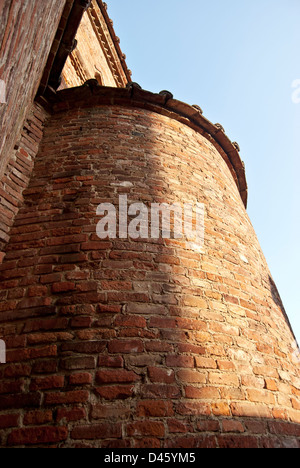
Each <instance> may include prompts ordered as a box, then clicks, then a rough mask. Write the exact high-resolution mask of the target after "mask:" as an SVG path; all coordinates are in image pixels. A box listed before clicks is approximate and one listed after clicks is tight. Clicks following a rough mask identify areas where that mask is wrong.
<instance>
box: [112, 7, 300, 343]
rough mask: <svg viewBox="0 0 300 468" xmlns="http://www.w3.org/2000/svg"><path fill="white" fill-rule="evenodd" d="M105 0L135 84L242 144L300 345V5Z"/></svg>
mask: <svg viewBox="0 0 300 468" xmlns="http://www.w3.org/2000/svg"><path fill="white" fill-rule="evenodd" d="M107 3H108V13H109V15H110V17H111V18H112V19H113V21H114V26H115V30H116V33H117V35H118V36H119V37H120V38H121V48H122V51H123V52H124V53H125V54H126V55H127V64H128V66H129V68H131V69H132V71H133V81H136V82H138V83H139V84H140V85H141V86H142V87H143V88H145V89H148V90H150V91H153V92H159V91H161V90H162V89H168V90H169V91H171V92H172V93H173V94H174V96H175V98H176V99H179V100H182V101H185V102H187V103H189V104H198V105H200V106H201V107H202V108H203V110H204V115H205V117H207V118H208V119H209V120H211V121H212V122H214V123H215V122H219V123H221V124H222V125H223V127H224V128H225V130H226V133H227V135H228V136H229V137H230V138H231V139H232V140H233V141H237V142H238V143H239V144H240V147H241V157H242V159H243V160H244V161H245V163H246V171H247V180H248V185H249V204H248V213H249V216H250V218H251V220H252V223H253V225H254V228H255V230H256V233H257V235H258V238H259V241H260V244H261V246H262V248H263V251H264V254H265V256H266V259H267V261H268V264H269V267H270V269H271V273H272V276H273V278H274V280H275V282H276V283H277V286H278V289H279V292H280V294H281V297H282V300H283V302H284V305H285V308H286V311H287V314H288V316H289V318H290V321H291V323H292V326H293V329H294V332H295V334H296V336H297V339H298V342H299V343H300V310H299V296H298V294H299V292H300V282H299V279H300V275H299V267H300V255H299V240H300V217H299V201H300V183H299V181H300V158H299V155H300V103H299V104H295V103H293V101H292V93H293V91H295V90H293V88H292V83H293V81H294V80H296V79H300V26H299V20H300V1H299V0H242V1H241V0H214V1H208V0H185V1H184V2H183V1H182V0H160V1H158V0H151V1H150V0H126V1H124V0H108V2H107ZM298 95H299V96H300V93H299V94H298Z"/></svg>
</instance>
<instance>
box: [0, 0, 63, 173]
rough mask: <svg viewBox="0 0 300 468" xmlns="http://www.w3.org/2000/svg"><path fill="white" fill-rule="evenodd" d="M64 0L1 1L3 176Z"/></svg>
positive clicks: (0, 135) (0, 137) (0, 153)
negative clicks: (3, 100) (4, 86)
mask: <svg viewBox="0 0 300 468" xmlns="http://www.w3.org/2000/svg"><path fill="white" fill-rule="evenodd" d="M64 5H65V1H64V0H51V2H49V1H48V0H30V1H28V0H4V1H2V2H1V3H0V17H1V24H0V79H2V80H3V81H4V82H5V84H6V101H7V103H6V104H0V126H1V133H0V177H2V176H3V173H4V171H5V168H6V166H7V164H8V162H9V160H10V159H11V157H12V151H13V148H14V145H15V143H16V141H17V139H18V138H19V135H20V133H21V130H22V127H23V125H24V121H25V119H26V116H27V114H28V112H29V111H30V108H31V105H32V102H33V99H34V96H35V94H36V92H37V88H38V86H39V82H40V80H41V76H42V73H43V70H44V67H45V65H46V61H47V58H48V54H49V52H50V48H51V45H52V42H53V40H54V37H55V34H56V31H57V28H58V24H59V20H60V17H61V14H62V12H63V8H64Z"/></svg>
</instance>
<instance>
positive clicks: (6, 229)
mask: <svg viewBox="0 0 300 468" xmlns="http://www.w3.org/2000/svg"><path fill="white" fill-rule="evenodd" d="M47 116H48V114H47V112H45V111H44V109H42V108H41V107H40V106H39V105H38V104H34V105H33V106H32V108H31V110H30V112H29V114H28V116H27V119H26V121H25V124H24V127H23V129H22V132H21V136H20V139H19V141H18V142H16V144H15V148H14V151H13V152H12V156H11V158H10V160H9V162H8V164H7V166H6V169H5V172H4V175H3V177H2V179H1V181H0V261H2V260H3V252H2V250H3V247H4V245H5V244H6V243H7V242H8V240H9V233H10V229H11V227H12V225H13V221H14V218H15V216H16V214H17V213H18V210H19V207H20V206H21V205H22V203H23V191H24V190H25V189H26V188H27V186H28V183H29V180H30V176H31V172H32V169H33V164H34V159H35V156H36V154H37V152H38V148H39V144H40V142H41V140H42V136H43V126H44V122H45V120H46V118H47Z"/></svg>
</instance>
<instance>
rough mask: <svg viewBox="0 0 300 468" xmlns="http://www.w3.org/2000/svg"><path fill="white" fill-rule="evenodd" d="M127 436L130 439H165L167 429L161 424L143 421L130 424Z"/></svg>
mask: <svg viewBox="0 0 300 468" xmlns="http://www.w3.org/2000/svg"><path fill="white" fill-rule="evenodd" d="M127 434H128V436H129V437H133V436H134V437H144V436H153V437H158V438H161V437H164V435H165V427H164V425H163V423H161V422H154V421H142V422H135V423H132V424H128V426H127Z"/></svg>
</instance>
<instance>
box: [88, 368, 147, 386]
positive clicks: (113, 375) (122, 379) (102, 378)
mask: <svg viewBox="0 0 300 468" xmlns="http://www.w3.org/2000/svg"><path fill="white" fill-rule="evenodd" d="M96 380H97V382H99V383H104V384H105V383H106V384H107V383H132V382H137V381H138V380H140V377H139V376H138V375H137V374H135V373H134V372H132V371H127V370H124V369H118V370H105V371H104V370H103V371H100V372H97V375H96Z"/></svg>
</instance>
